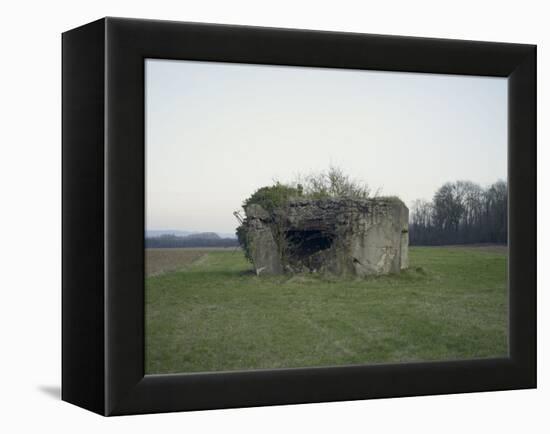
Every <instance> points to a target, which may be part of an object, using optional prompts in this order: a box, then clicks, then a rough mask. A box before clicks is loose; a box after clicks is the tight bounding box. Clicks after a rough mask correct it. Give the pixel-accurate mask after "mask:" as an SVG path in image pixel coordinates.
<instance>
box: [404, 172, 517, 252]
mask: <svg viewBox="0 0 550 434" xmlns="http://www.w3.org/2000/svg"><path fill="white" fill-rule="evenodd" d="M507 204H508V186H507V183H506V182H505V181H497V182H495V183H494V184H492V185H490V186H489V187H487V188H483V187H481V186H480V185H478V184H475V183H473V182H470V181H456V182H448V183H446V184H444V185H442V186H441V187H440V188H439V189H438V190H437V191H436V192H435V194H434V197H433V199H432V200H431V202H428V201H425V200H416V201H415V202H414V204H413V206H412V207H411V210H410V215H409V243H410V244H411V245H445V244H468V243H506V242H507V241H508V231H507V227H508V207H507Z"/></svg>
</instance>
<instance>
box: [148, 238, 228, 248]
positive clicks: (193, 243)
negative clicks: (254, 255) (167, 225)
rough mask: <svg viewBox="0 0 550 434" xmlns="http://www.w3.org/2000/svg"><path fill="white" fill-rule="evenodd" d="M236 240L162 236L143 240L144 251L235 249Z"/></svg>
mask: <svg viewBox="0 0 550 434" xmlns="http://www.w3.org/2000/svg"><path fill="white" fill-rule="evenodd" d="M238 245H239V242H238V241H237V239H236V238H220V237H217V238H206V237H205V238H200V237H179V236H176V235H162V236H160V237H151V238H145V248H146V249H155V248H156V249H160V248H163V249H166V248H168V249H169V248H184V247H237V246H238Z"/></svg>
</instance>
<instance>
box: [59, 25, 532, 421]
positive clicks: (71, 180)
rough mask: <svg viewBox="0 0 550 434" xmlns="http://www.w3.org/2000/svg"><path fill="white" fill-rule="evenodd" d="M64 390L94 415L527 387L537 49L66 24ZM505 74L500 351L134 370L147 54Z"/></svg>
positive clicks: (139, 331)
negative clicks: (504, 274) (380, 361)
mask: <svg viewBox="0 0 550 434" xmlns="http://www.w3.org/2000/svg"><path fill="white" fill-rule="evenodd" d="M62 51H63V61H62V63H63V64H62V71H63V86H62V92H63V95H62V100H63V110H62V116H63V128H62V135H63V145H62V147H63V152H62V153H63V164H62V167H63V182H62V184H63V210H62V216H63V231H62V234H63V242H62V246H63V259H62V263H63V272H62V277H63V288H62V313H63V319H62V330H63V331H62V345H63V354H62V363H63V367H62V399H63V400H65V401H68V402H70V403H73V404H76V405H79V406H81V407H84V408H86V409H89V410H91V411H94V412H97V413H99V414H102V415H124V414H135V413H151V412H169V411H182V410H199V409H213V408H228V407H245V406H260V405H274V404H291V403H308V402H322V401H341V400H356V399H366V398H383V397H399V396H413V395H428V394H447V393H462V392H479V391H494V390H507V389H522V388H534V387H536V46H533V45H524V44H510V43H494V42H475V41H460V40H443V39H429V38H413V37H397V36H380V35H365V34H353V33H336V32H324V31H305V30H288V29H274V28H257V27H246V26H230V25H212V24H198V23H182V22H167V21H153V20H137V19H121V18H104V19H101V20H98V21H95V22H93V23H90V24H87V25H85V26H82V27H79V28H76V29H74V30H70V31H68V32H66V33H64V34H63V36H62ZM146 58H160V59H185V60H203V61H222V62H238V63H254V64H266V65H296V66H306V67H307V66H310V67H328V68H348V69H370V70H384V71H408V72H424V73H435V74H437V73H441V74H463V75H482V76H498V77H508V128H509V130H508V160H509V167H508V183H509V244H508V246H509V275H508V279H509V357H508V358H499V359H479V360H463V361H445V362H426V363H403V364H385V365H365V366H337V367H314V368H297V369H275V370H252V371H238V372H211V373H189V374H185V373H182V374H177V375H176V374H173V375H172V374H171V375H144V59H146Z"/></svg>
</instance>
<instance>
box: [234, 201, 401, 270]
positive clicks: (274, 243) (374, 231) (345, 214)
mask: <svg viewBox="0 0 550 434" xmlns="http://www.w3.org/2000/svg"><path fill="white" fill-rule="evenodd" d="M245 212H246V220H245V223H244V229H245V232H246V237H247V241H248V250H249V254H250V256H251V259H252V262H253V264H254V266H255V268H256V272H257V273H258V274H260V273H265V274H280V273H282V272H285V271H286V272H303V271H310V272H329V273H333V274H338V275H346V274H351V275H359V276H366V275H372V274H386V273H398V272H399V271H400V270H402V269H404V268H406V267H407V266H408V209H407V207H406V206H405V205H404V204H403V202H401V201H400V200H397V199H340V198H330V199H318V200H313V199H293V200H290V201H289V202H288V203H287V204H285V206H281V207H278V208H276V209H274V210H272V211H271V212H267V211H266V210H264V209H263V208H262V207H261V206H259V205H256V204H252V205H249V206H248V207H247V209H246V210H245Z"/></svg>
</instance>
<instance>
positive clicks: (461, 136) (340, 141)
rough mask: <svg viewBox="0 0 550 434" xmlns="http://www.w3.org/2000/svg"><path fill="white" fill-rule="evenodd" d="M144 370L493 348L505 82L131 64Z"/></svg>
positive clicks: (389, 359) (501, 263) (394, 359)
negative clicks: (139, 177) (137, 74)
mask: <svg viewBox="0 0 550 434" xmlns="http://www.w3.org/2000/svg"><path fill="white" fill-rule="evenodd" d="M145 125H146V131H145V136H146V140H145V203H146V207H145V208H146V209H145V233H144V237H145V249H146V251H145V367H146V373H147V374H170V373H195V372H213V371H236V370H254V369H277V368H300V367H321V366H342V365H368V364H388V363H407V362H423V361H426V362H427V361H445V360H465V359H479V358H498V357H507V355H508V288H507V225H508V221H507V212H508V207H507V203H508V187H507V79H506V78H496V77H477V76H460V75H444V74H420V73H394V72H387V71H365V70H349V69H348V70H346V69H331V68H310V67H294V66H274V65H252V64H238V63H223V62H198V61H182V60H177V61H174V60H162V59H147V60H146V61H145Z"/></svg>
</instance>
